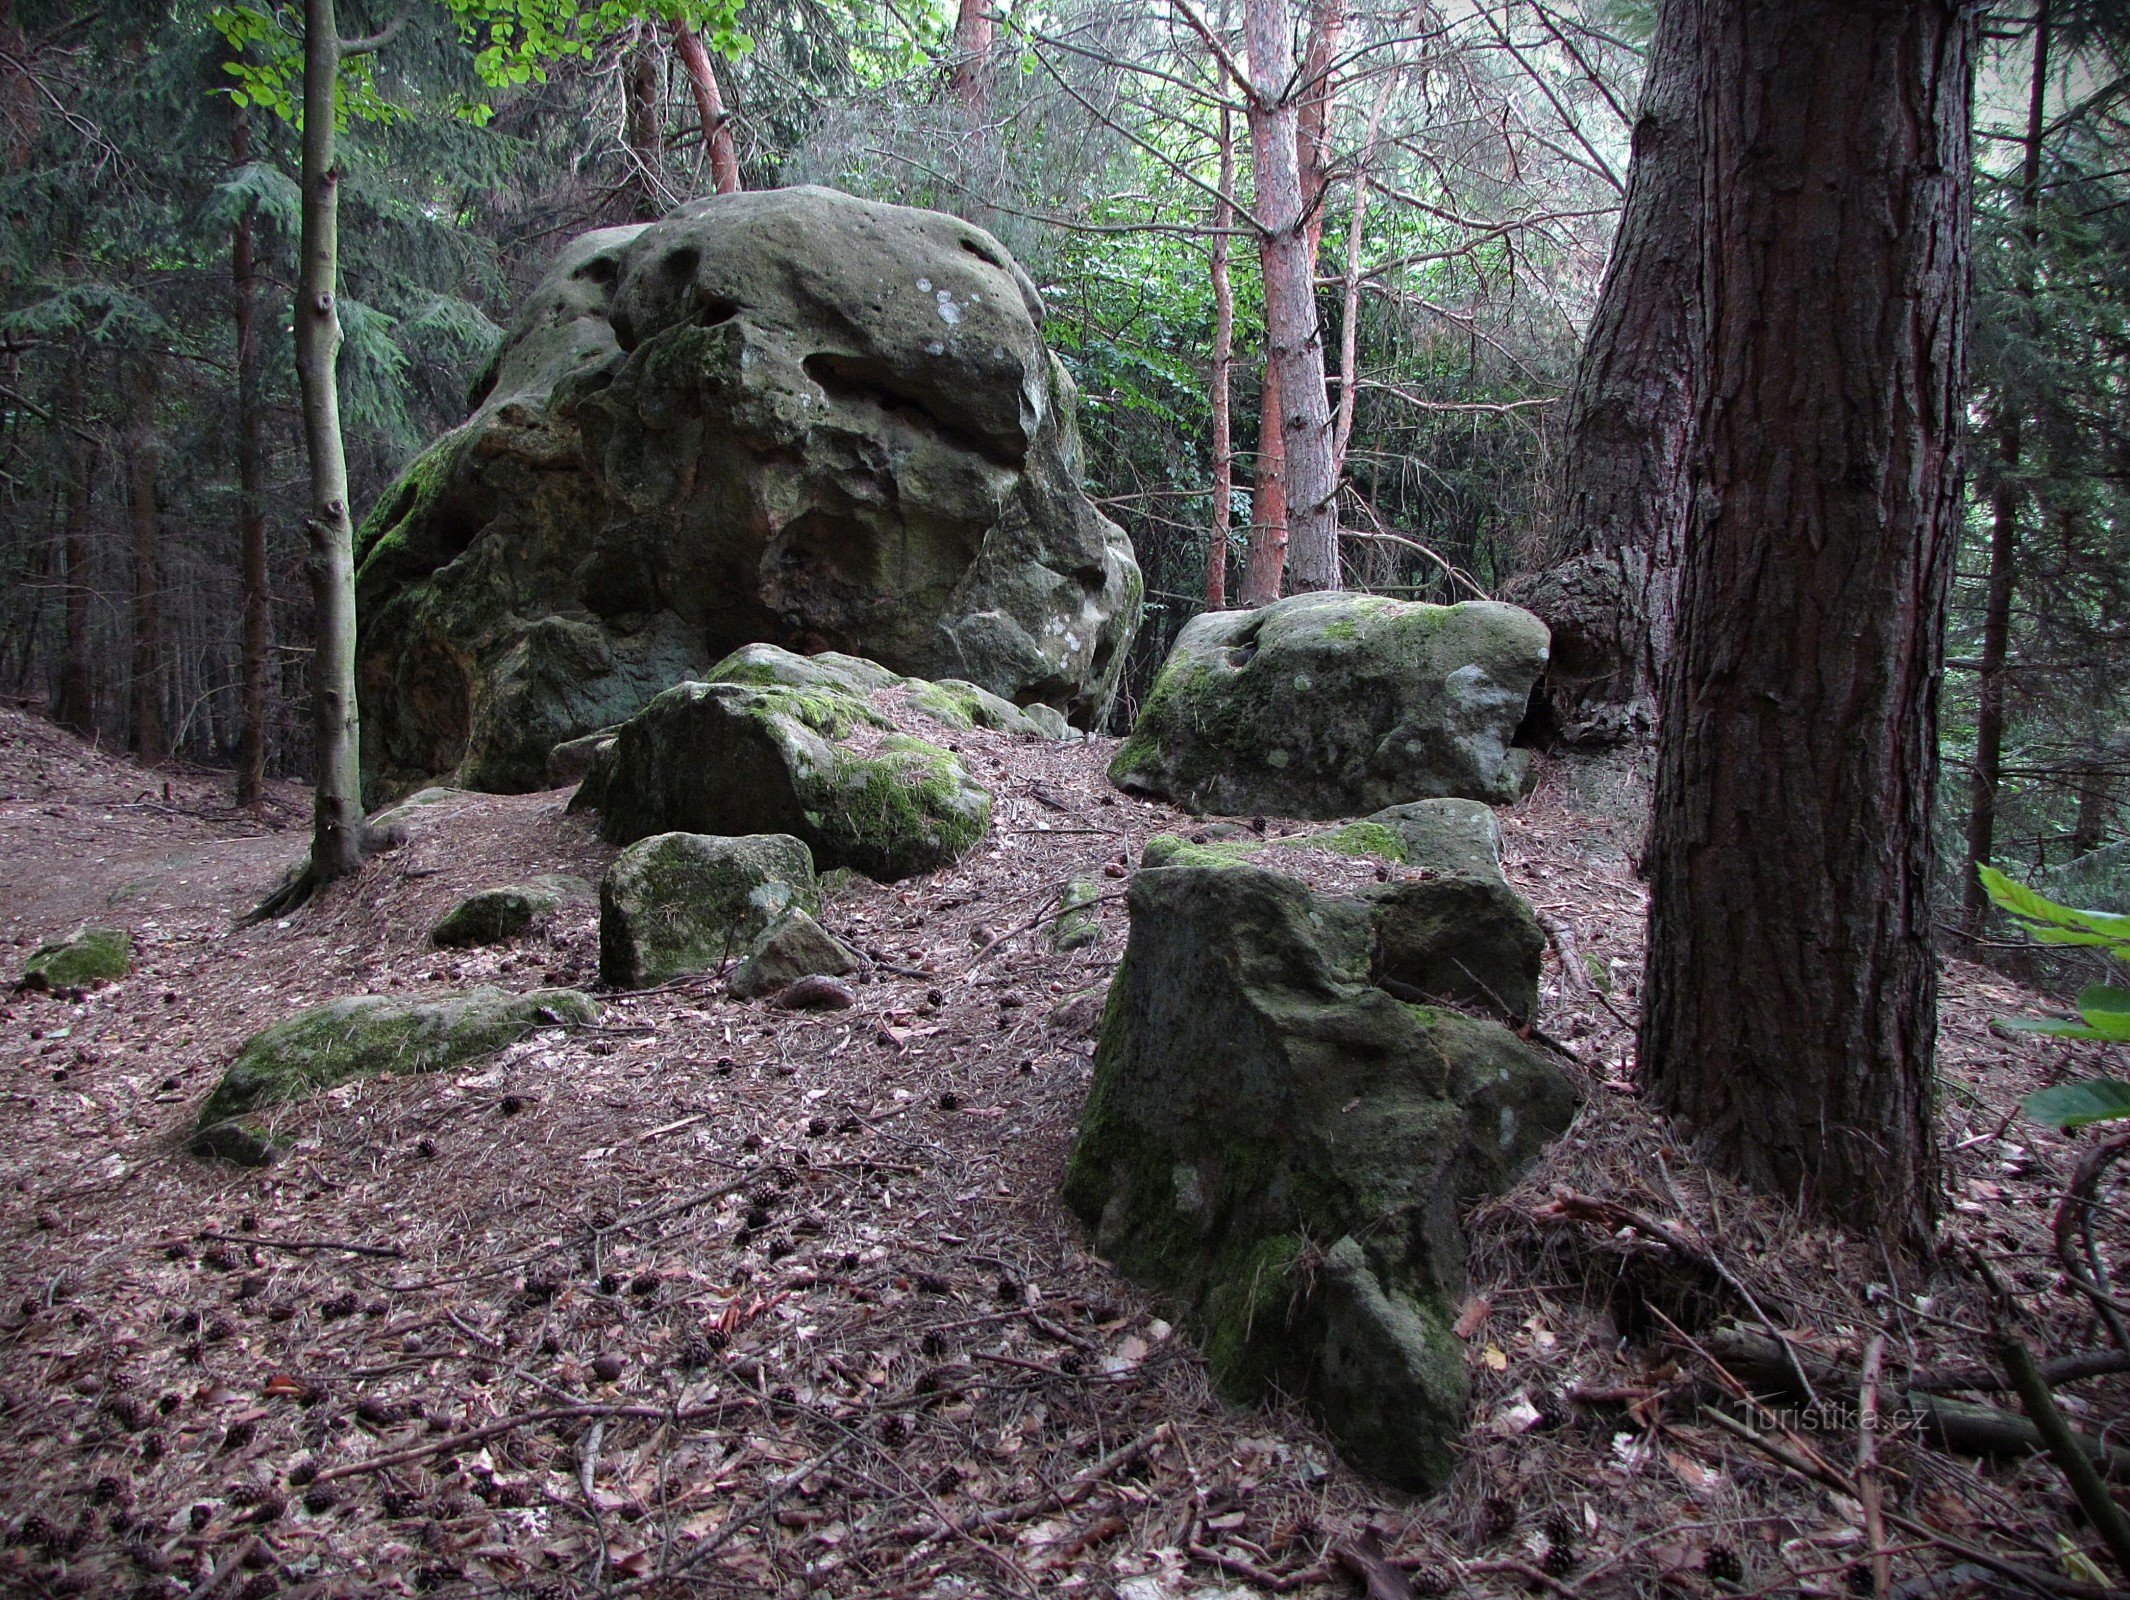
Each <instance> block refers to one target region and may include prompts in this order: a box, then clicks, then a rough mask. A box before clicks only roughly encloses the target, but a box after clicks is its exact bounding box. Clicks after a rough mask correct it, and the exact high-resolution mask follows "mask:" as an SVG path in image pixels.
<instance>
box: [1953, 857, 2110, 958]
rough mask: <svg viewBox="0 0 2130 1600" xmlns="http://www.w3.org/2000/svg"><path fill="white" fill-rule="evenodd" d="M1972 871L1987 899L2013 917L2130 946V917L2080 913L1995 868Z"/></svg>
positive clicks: (2063, 941) (2037, 932) (2089, 912)
mask: <svg viewBox="0 0 2130 1600" xmlns="http://www.w3.org/2000/svg"><path fill="white" fill-rule="evenodd" d="M1975 871H1976V872H1977V873H1978V874H1979V875H1980V876H1981V878H1982V887H1983V888H1984V889H1986V890H1988V891H1989V897H1990V898H1991V899H1992V900H1994V901H1996V902H1997V904H1998V905H2000V906H2002V907H2003V908H2004V909H2005V910H2007V911H2009V912H2011V913H2012V915H2013V916H2015V917H2019V918H2022V919H2023V920H2025V921H2027V922H2032V923H2040V924H2042V925H2043V926H2044V927H2047V926H2054V927H2058V928H2073V929H2080V930H2083V931H2085V932H2088V933H2097V934H2100V935H2102V936H2103V937H2104V938H2106V939H2109V940H2112V941H2114V942H2117V943H2120V944H2123V945H2125V946H2130V917H2126V916H2118V915H2116V914H2114V913H2112V912H2107V911H2081V910H2079V909H2078V908H2077V907H2075V906H2066V905H2059V904H2058V903H2057V902H2056V901H2054V900H2051V899H2050V898H2049V897H2048V896H2047V895H2045V894H2041V893H2039V892H2037V891H2036V890H2033V889H2029V888H2028V887H2027V886H2026V885H2025V884H2023V883H2015V882H2014V881H2013V880H2012V879H2010V878H2007V877H2006V876H2005V875H2004V874H2003V873H2001V872H1999V871H1998V870H1997V869H1996V868H1995V867H1991V866H1981V867H1977V868H1976V869H1975ZM2034 931H2035V932H2036V935H2037V937H2038V936H2040V935H2039V930H2038V929H2037V930H2034ZM2051 942H2052V943H2069V942H2071V941H2069V940H2058V941H2051Z"/></svg>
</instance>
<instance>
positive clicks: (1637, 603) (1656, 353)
mask: <svg viewBox="0 0 2130 1600" xmlns="http://www.w3.org/2000/svg"><path fill="white" fill-rule="evenodd" d="M1702 6H1703V0H1663V4H1662V6H1661V8H1660V9H1659V11H1658V15H1657V29H1656V34H1655V37H1654V38H1653V39H1652V40H1651V43H1650V52H1649V66H1648V69H1647V71H1646V73H1645V75H1644V77H1643V80H1642V98H1641V104H1640V106H1639V108H1638V111H1637V114H1636V119H1635V127H1634V144H1633V156H1632V160H1631V163H1630V165H1629V167H1628V171H1627V197H1626V201H1625V203H1624V206H1623V208H1622V210H1621V214H1620V226H1619V233H1618V234H1617V236H1616V237H1615V239H1614V241H1613V247H1612V257H1611V260H1610V261H1609V262H1608V263H1607V264H1606V269H1605V281H1604V284H1603V287H1602V288H1601V289H1600V291H1599V294H1598V305H1597V312H1596V314H1595V316H1593V317H1592V319H1591V323H1590V332H1589V334H1588V336H1587V337H1586V338H1585V340H1584V342H1583V351H1582V359H1581V361H1580V362H1579V364H1578V365H1577V368H1576V375H1575V387H1574V389H1573V391H1572V392H1571V394H1570V396H1569V401H1568V416H1567V423H1566V435H1567V437H1566V449H1565V452H1564V456H1563V461H1562V470H1561V509H1560V515H1559V517H1558V518H1557V519H1556V521H1555V523H1554V526H1553V529H1552V536H1551V538H1550V539H1549V541H1548V547H1547V549H1546V552H1545V557H1544V565H1543V568H1542V570H1541V571H1539V572H1538V573H1536V574H1535V575H1534V576H1533V577H1531V578H1529V579H1527V580H1525V581H1524V582H1522V583H1520V584H1517V585H1514V586H1512V587H1511V589H1510V591H1509V592H1510V597H1511V598H1513V599H1515V600H1517V601H1518V602H1520V603H1521V604H1523V605H1525V606H1527V607H1529V608H1530V609H1531V610H1532V611H1535V612H1536V613H1537V614H1538V615H1539V617H1540V618H1542V619H1543V620H1544V621H1545V623H1546V625H1547V626H1548V627H1549V628H1551V629H1552V630H1553V651H1552V659H1551V660H1550V662H1549V663H1548V665H1547V670H1546V677H1545V680H1544V682H1543V684H1542V685H1541V688H1540V694H1541V696H1542V699H1541V710H1542V712H1543V713H1544V716H1545V719H1546V721H1547V722H1548V723H1550V725H1551V726H1550V732H1551V733H1552V735H1553V737H1555V738H1557V739H1558V740H1560V741H1561V742H1563V743H1566V744H1584V745H1602V744H1615V743H1621V742H1625V741H1631V740H1636V739H1645V738H1647V737H1649V736H1650V735H1651V734H1652V733H1653V732H1654V731H1655V728H1656V713H1657V701H1658V683H1659V680H1660V678H1661V676H1662V671H1663V666H1664V661H1665V658H1666V657H1667V656H1668V655H1669V654H1670V651H1671V641H1672V634H1673V606H1674V599H1673V596H1674V590H1675V588H1676V585H1677V573H1678V567H1679V562H1680V558H1681V548H1682V542H1683V540H1684V538H1685V532H1686V514H1687V500H1688V482H1687V468H1688V463H1689V461H1690V460H1691V458H1692V452H1693V444H1694V407H1695V397H1694V372H1693V361H1694V351H1695V339H1696V336H1697V333H1698V326H1699V319H1700V308H1699V306H1698V304H1697V301H1696V295H1697V279H1696V274H1697V271H1698V262H1699V253H1700V247H1701V240H1700V232H1699V228H1698V225H1697V220H1696V219H1697V218H1698V217H1699V216H1700V204H1701V200H1700V185H1701V166H1700V158H1699V144H1698V139H1699V132H1698V123H1699V117H1700V110H1701V104H1702V82H1701V73H1702V59H1703V58H1702V53H1701V12H1702Z"/></svg>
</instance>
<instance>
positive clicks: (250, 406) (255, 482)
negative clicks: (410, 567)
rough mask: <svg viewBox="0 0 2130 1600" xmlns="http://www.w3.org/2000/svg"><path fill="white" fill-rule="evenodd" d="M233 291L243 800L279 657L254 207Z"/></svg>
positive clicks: (261, 789) (254, 769)
mask: <svg viewBox="0 0 2130 1600" xmlns="http://www.w3.org/2000/svg"><path fill="white" fill-rule="evenodd" d="M230 154H231V155H232V156H233V157H234V158H235V161H236V164H237V165H238V166H239V167H242V166H243V165H245V164H246V163H247V162H249V161H250V160H251V130H250V127H249V126H248V124H247V123H246V121H245V117H244V114H243V113H242V112H241V111H240V112H238V113H237V119H236V125H235V130H234V132H233V134H232V137H231V146H230ZM229 258H230V278H231V282H230V297H231V310H232V312H233V313H234V315H235V318H236V326H237V547H238V552H239V565H240V566H241V568H242V586H243V591H242V592H243V603H244V643H243V654H242V668H241V678H242V683H243V688H242V691H241V700H242V711H241V724H240V728H239V732H238V735H237V804H238V805H240V806H250V805H257V804H258V803H259V801H260V800H262V799H264V798H265V795H266V717H267V706H266V678H267V668H268V664H269V662H270V660H271V658H272V653H273V647H274V640H273V597H272V596H271V594H269V593H268V591H267V586H266V443H265V415H264V407H263V406H262V403H261V387H260V382H259V372H260V369H259V355H260V351H259V283H258V266H257V261H256V258H255V251H254V245H253V239H252V216H251V211H250V208H249V207H247V208H246V209H245V211H244V212H243V213H242V214H241V215H240V216H239V217H238V218H237V220H236V222H235V223H234V224H233V225H232V228H231V233H230V248H229Z"/></svg>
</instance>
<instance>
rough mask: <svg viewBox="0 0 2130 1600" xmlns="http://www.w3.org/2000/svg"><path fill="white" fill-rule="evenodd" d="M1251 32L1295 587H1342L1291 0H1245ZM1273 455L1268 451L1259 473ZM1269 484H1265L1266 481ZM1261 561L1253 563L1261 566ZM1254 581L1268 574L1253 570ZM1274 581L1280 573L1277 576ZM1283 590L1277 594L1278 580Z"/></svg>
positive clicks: (1254, 131) (1272, 404) (1270, 327)
mask: <svg viewBox="0 0 2130 1600" xmlns="http://www.w3.org/2000/svg"><path fill="white" fill-rule="evenodd" d="M1243 40H1244V44H1245V46H1246V48H1247V51H1248V56H1249V71H1250V79H1251V81H1250V83H1249V84H1248V85H1247V86H1246V88H1247V97H1246V103H1247V106H1248V115H1249V121H1250V138H1251V145H1252V151H1253V154H1254V155H1255V157H1256V161H1257V189H1256V195H1257V218H1258V221H1259V223H1260V224H1261V225H1262V227H1263V230H1264V232H1263V236H1262V242H1261V244H1260V246H1259V260H1260V264H1261V265H1262V267H1263V271H1264V280H1265V347H1266V367H1267V374H1266V376H1267V383H1266V386H1265V387H1266V395H1265V405H1266V408H1267V410H1268V411H1270V412H1271V413H1272V414H1273V415H1275V416H1277V417H1278V419H1279V432H1280V446H1281V448H1282V451H1283V454H1284V461H1283V462H1282V463H1281V466H1282V467H1283V469H1284V471H1283V473H1282V479H1283V487H1284V489H1285V498H1286V513H1287V514H1286V534H1287V537H1286V563H1285V565H1286V572H1287V577H1288V582H1287V583H1286V585H1285V586H1286V587H1287V588H1289V589H1293V590H1297V591H1300V590H1310V589H1336V588H1337V587H1338V586H1339V525H1338V483H1337V481H1336V479H1335V478H1334V477H1333V475H1332V470H1331V405H1330V402H1329V400H1328V399H1327V398H1326V396H1325V393H1324V341H1323V330H1322V328H1321V327H1320V326H1319V324H1318V322H1317V314H1316V263H1315V260H1314V258H1313V252H1312V249H1311V230H1310V226H1309V222H1310V219H1309V215H1308V209H1309V208H1308V207H1307V206H1306V205H1305V204H1304V197H1303V192H1302V179H1301V169H1300V159H1299V151H1298V147H1297V143H1296V140H1297V135H1298V132H1299V121H1298V113H1297V108H1296V102H1295V97H1294V93H1293V90H1294V80H1295V72H1294V39H1293V23H1292V18H1291V16H1290V15H1289V12H1288V9H1287V6H1286V4H1285V0H1246V3H1245V5H1244V7H1243ZM1264 467H1265V463H1264V461H1263V460H1262V458H1261V459H1260V462H1259V469H1260V475H1261V477H1262V473H1263V471H1264ZM1260 487H1261V488H1262V484H1261V485H1260ZM1257 565H1258V564H1257V563H1256V562H1254V561H1253V562H1252V567H1253V569H1255V568H1256V567H1257ZM1252 580H1253V585H1254V586H1255V585H1258V584H1261V582H1262V575H1261V574H1260V573H1258V572H1257V571H1255V570H1253V572H1252ZM1273 581H1274V584H1275V586H1276V585H1277V582H1278V580H1277V579H1276V578H1275V579H1274V580H1273ZM1274 593H1275V594H1276V593H1277V588H1276V587H1275V590H1274Z"/></svg>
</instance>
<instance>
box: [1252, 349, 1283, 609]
mask: <svg viewBox="0 0 2130 1600" xmlns="http://www.w3.org/2000/svg"><path fill="white" fill-rule="evenodd" d="M1286 576H1287V433H1286V429H1285V427H1284V426H1283V425H1282V424H1281V421H1280V398H1279V369H1278V368H1277V367H1276V366H1274V365H1273V362H1272V350H1271V346H1270V344H1269V342H1268V343H1267V345H1266V349H1265V376H1264V384H1263V386H1262V387H1261V388H1260V389H1259V390H1258V395H1257V461H1256V463H1255V464H1254V466H1253V467H1252V468H1251V473H1250V544H1249V548H1248V549H1247V550H1245V551H1244V552H1243V582H1242V603H1243V604H1244V605H1246V606H1268V605H1270V604H1271V603H1272V602H1273V601H1275V600H1277V599H1278V598H1279V597H1280V590H1281V589H1282V588H1283V587H1284V586H1285V583H1286Z"/></svg>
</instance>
